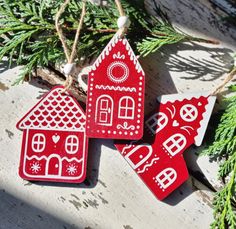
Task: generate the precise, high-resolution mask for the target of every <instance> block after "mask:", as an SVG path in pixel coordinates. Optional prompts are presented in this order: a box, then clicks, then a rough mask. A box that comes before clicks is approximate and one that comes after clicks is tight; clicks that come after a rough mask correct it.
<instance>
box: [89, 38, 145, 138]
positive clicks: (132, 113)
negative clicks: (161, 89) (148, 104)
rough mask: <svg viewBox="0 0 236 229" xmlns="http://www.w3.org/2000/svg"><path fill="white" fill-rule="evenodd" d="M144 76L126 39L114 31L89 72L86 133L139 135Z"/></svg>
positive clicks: (124, 135) (142, 106)
mask: <svg viewBox="0 0 236 229" xmlns="http://www.w3.org/2000/svg"><path fill="white" fill-rule="evenodd" d="M144 77H145V76H144V72H143V70H142V67H141V65H140V64H139V62H138V60H137V58H136V56H135V54H134V53H133V50H132V49H131V47H130V45H129V43H128V41H127V39H126V38H119V37H118V35H115V36H114V37H113V38H112V39H111V41H110V42H109V43H108V45H107V46H106V48H105V49H104V50H103V52H102V53H101V55H100V56H99V57H98V59H97V60H96V61H95V63H94V64H93V67H92V70H91V71H90V73H89V78H88V93H87V94H88V98H87V108H86V116H87V117H86V119H87V121H86V135H87V136H88V137H92V138H113V139H140V138H142V136H143V119H144V116H143V113H144V87H145V85H144V84H145V79H144Z"/></svg>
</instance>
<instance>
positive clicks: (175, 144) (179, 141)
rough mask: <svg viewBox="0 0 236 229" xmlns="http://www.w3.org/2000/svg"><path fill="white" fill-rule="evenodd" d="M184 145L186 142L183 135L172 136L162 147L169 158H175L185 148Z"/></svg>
mask: <svg viewBox="0 0 236 229" xmlns="http://www.w3.org/2000/svg"><path fill="white" fill-rule="evenodd" d="M186 143H187V140H186V138H185V136H184V135H183V134H174V135H172V136H171V137H169V138H168V139H167V140H166V141H165V142H164V143H163V146H164V148H165V149H166V150H167V151H168V153H169V154H170V155H171V156H175V155H176V154H177V153H179V152H180V151H181V150H182V149H183V148H184V147H185V146H186Z"/></svg>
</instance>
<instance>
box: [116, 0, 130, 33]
mask: <svg viewBox="0 0 236 229" xmlns="http://www.w3.org/2000/svg"><path fill="white" fill-rule="evenodd" d="M115 2H116V5H117V9H118V11H119V14H120V17H119V18H118V20H117V26H118V29H119V30H118V35H119V36H120V37H123V36H124V35H125V33H126V32H127V30H128V28H129V26H130V20H129V17H128V16H126V15H125V12H124V10H123V7H122V5H121V2H120V0H115Z"/></svg>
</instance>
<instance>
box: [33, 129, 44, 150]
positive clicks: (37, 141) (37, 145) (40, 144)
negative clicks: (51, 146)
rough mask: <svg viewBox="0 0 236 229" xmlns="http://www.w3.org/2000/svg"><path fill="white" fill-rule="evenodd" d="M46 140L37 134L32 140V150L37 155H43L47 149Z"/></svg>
mask: <svg viewBox="0 0 236 229" xmlns="http://www.w3.org/2000/svg"><path fill="white" fill-rule="evenodd" d="M45 145H46V138H45V136H44V135H43V134H35V135H34V136H33V139H32V149H33V151H34V152H36V153H41V152H42V151H43V150H44V149H45Z"/></svg>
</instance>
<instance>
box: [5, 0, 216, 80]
mask: <svg viewBox="0 0 236 229" xmlns="http://www.w3.org/2000/svg"><path fill="white" fill-rule="evenodd" d="M62 3H63V0H0V15H1V17H0V60H1V59H2V58H3V56H7V57H8V58H9V63H10V64H11V63H12V62H13V61H15V62H16V63H17V65H23V66H24V67H23V69H22V72H21V76H20V78H19V79H18V80H17V83H18V82H20V81H21V80H23V79H24V76H25V75H28V74H31V73H32V71H34V70H35V69H37V68H38V67H47V66H48V65H51V66H55V65H56V64H58V63H61V62H62V61H64V60H65V55H64V53H63V49H62V45H61V43H60V40H59V38H58V36H57V34H56V30H55V26H54V23H55V22H54V19H55V15H56V12H57V10H58V8H59V7H60V5H61V4H62ZM86 5H87V7H86V8H87V9H86V11H87V13H86V17H85V20H84V24H83V28H82V31H81V37H80V42H79V44H78V47H77V57H78V59H77V61H78V60H79V59H80V58H81V57H83V59H86V60H88V61H89V60H91V59H93V58H94V57H96V56H98V55H99V53H100V52H101V51H102V49H103V48H104V47H105V46H106V44H107V43H108V41H109V40H110V39H111V37H112V36H113V35H114V34H115V32H116V31H117V25H116V21H117V18H118V17H119V13H118V11H117V8H116V5H115V2H114V1H113V0H108V6H107V7H102V6H97V5H94V4H92V3H89V2H88V3H87V4H86ZM122 5H123V8H124V9H125V12H126V14H127V15H129V18H130V21H131V27H130V28H129V31H128V34H127V38H128V39H129V41H130V43H131V45H132V47H133V49H134V51H135V52H136V54H142V55H144V56H146V55H148V54H150V53H153V52H155V51H157V50H158V49H159V48H161V47H162V46H163V45H167V44H174V43H177V42H180V41H184V40H188V41H189V40H197V41H203V42H211V41H208V40H204V39H199V38H194V37H191V36H188V35H186V34H184V33H182V32H179V31H177V30H176V29H175V28H173V27H172V25H171V23H170V22H169V20H168V18H167V16H166V15H165V14H164V13H163V12H162V11H161V9H160V8H158V7H157V6H155V8H156V13H157V16H159V18H158V19H157V18H154V17H152V16H150V14H149V13H147V12H146V10H145V7H144V1H143V0H122ZM81 7H82V4H81V1H77V0H71V1H70V4H69V5H68V7H67V9H66V11H65V12H64V13H63V15H62V17H61V24H62V28H63V34H65V37H66V41H67V43H68V46H69V47H71V45H72V43H73V39H74V35H75V31H76V28H77V26H78V18H79V16H80V12H81Z"/></svg>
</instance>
